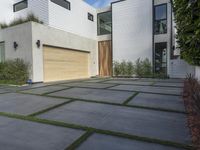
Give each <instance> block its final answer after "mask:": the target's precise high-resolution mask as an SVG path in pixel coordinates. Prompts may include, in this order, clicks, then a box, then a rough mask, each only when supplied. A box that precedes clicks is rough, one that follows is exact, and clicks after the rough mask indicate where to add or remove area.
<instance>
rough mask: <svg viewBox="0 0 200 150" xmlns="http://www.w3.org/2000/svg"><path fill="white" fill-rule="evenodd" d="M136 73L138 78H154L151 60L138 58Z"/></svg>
mask: <svg viewBox="0 0 200 150" xmlns="http://www.w3.org/2000/svg"><path fill="white" fill-rule="evenodd" d="M134 72H135V75H136V76H137V77H152V66H151V62H150V61H149V59H147V58H146V59H144V60H141V59H140V58H138V59H137V60H136V62H135V66H134Z"/></svg>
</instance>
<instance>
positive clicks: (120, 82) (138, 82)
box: [104, 80, 153, 85]
mask: <svg viewBox="0 0 200 150" xmlns="http://www.w3.org/2000/svg"><path fill="white" fill-rule="evenodd" d="M104 83H110V84H132V85H152V84H153V82H145V81H134V80H133V81H127V80H110V81H106V82H104Z"/></svg>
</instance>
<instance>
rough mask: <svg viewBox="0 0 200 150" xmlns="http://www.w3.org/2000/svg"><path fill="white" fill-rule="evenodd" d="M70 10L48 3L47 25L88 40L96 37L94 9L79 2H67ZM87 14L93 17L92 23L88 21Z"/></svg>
mask: <svg viewBox="0 0 200 150" xmlns="http://www.w3.org/2000/svg"><path fill="white" fill-rule="evenodd" d="M68 1H70V3H71V10H67V9H65V8H62V7H60V6H59V5H56V4H54V3H52V2H51V1H49V25H50V26H51V27H54V28H57V29H61V30H64V31H66V32H71V33H73V34H77V35H80V36H84V37H87V38H90V39H96V37H97V15H96V9H95V8H93V7H92V6H90V5H88V4H87V3H85V2H84V1H81V0H68ZM88 12H89V13H91V14H92V15H94V22H93V21H90V20H88Z"/></svg>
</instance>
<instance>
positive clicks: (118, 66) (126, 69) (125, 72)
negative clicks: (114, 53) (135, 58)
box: [113, 60, 134, 77]
mask: <svg viewBox="0 0 200 150" xmlns="http://www.w3.org/2000/svg"><path fill="white" fill-rule="evenodd" d="M133 68H134V66H133V63H132V62H131V61H125V60H123V61H122V62H118V61H114V62H113V71H114V76H116V77H119V76H122V77H132V76H133V74H134V69H133Z"/></svg>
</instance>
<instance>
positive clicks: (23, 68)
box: [0, 59, 29, 84]
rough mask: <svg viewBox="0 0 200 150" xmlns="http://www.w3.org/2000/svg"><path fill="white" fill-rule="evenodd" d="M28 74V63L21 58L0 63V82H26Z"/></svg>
mask: <svg viewBox="0 0 200 150" xmlns="http://www.w3.org/2000/svg"><path fill="white" fill-rule="evenodd" d="M28 76H29V73H28V64H26V63H25V62H24V61H23V60H21V59H15V60H9V61H5V62H3V63H0V83H12V84H24V83H26V81H27V80H28Z"/></svg>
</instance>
